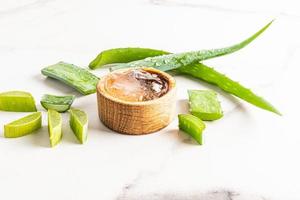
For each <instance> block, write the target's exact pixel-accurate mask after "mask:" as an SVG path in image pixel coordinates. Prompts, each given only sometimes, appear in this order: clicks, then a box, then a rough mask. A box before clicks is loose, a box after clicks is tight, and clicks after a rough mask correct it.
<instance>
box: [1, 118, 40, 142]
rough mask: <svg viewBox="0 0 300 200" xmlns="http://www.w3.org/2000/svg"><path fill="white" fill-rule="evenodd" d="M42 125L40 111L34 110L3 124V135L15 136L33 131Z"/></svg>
mask: <svg viewBox="0 0 300 200" xmlns="http://www.w3.org/2000/svg"><path fill="white" fill-rule="evenodd" d="M41 126H42V115H41V112H36V113H33V114H30V115H27V116H25V117H23V118H20V119H18V120H16V121H13V122H11V123H9V124H6V125H4V137H7V138H16V137H21V136H24V135H28V134H30V133H33V132H34V131H35V130H37V129H39V128H41Z"/></svg>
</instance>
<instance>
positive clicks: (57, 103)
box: [41, 94, 75, 112]
mask: <svg viewBox="0 0 300 200" xmlns="http://www.w3.org/2000/svg"><path fill="white" fill-rule="evenodd" d="M74 99H75V96H74V95H67V96H55V95H50V94H45V95H44V96H43V97H42V100H41V105H42V106H43V107H44V108H45V109H46V110H49V109H52V110H56V111H57V112H66V111H67V110H69V109H70V107H71V105H72V103H73V101H74Z"/></svg>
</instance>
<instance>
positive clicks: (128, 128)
mask: <svg viewBox="0 0 300 200" xmlns="http://www.w3.org/2000/svg"><path fill="white" fill-rule="evenodd" d="M142 69H143V70H145V71H148V72H153V73H156V74H159V75H160V76H162V77H164V78H165V79H166V80H167V81H168V84H169V89H168V91H167V93H166V94H164V95H163V96H162V97H160V98H157V99H154V100H149V101H140V102H128V101H124V100H121V99H118V98H116V97H113V96H111V95H110V94H108V92H107V91H106V90H105V81H106V78H107V77H108V76H105V77H103V78H102V79H101V80H100V81H99V83H98V84H97V102H98V114H99V118H100V120H101V121H102V123H103V124H104V125H105V126H107V127H108V128H110V129H112V130H114V131H116V132H118V133H123V134H130V135H143V134H148V133H153V132H155V131H158V130H160V129H162V128H164V127H166V126H167V125H168V124H169V123H170V122H171V121H172V119H173V118H174V114H175V102H176V98H175V96H176V89H175V80H174V78H173V77H172V76H170V75H169V74H167V73H165V72H162V71H159V70H156V69H153V68H142ZM118 71H119V70H118ZM118 71H115V72H118ZM123 71H124V70H123ZM112 73H114V72H112Z"/></svg>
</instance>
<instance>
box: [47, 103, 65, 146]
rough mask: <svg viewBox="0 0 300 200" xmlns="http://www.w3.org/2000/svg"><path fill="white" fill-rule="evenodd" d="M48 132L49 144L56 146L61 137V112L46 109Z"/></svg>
mask: <svg viewBox="0 0 300 200" xmlns="http://www.w3.org/2000/svg"><path fill="white" fill-rule="evenodd" d="M48 132H49V139H50V146H51V147H54V146H56V145H57V144H58V143H59V142H60V141H61V138H62V117H61V114H60V113H58V112H57V111H55V110H52V109H49V110H48Z"/></svg>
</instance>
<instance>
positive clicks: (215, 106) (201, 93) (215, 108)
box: [188, 90, 223, 121]
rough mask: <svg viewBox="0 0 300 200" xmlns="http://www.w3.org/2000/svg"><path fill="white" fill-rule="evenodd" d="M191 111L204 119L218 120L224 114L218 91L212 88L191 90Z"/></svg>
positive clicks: (189, 92)
mask: <svg viewBox="0 0 300 200" xmlns="http://www.w3.org/2000/svg"><path fill="white" fill-rule="evenodd" d="M188 94H189V104H190V112H191V113H192V114H193V115H195V116H196V117H199V118H200V119H202V120H207V121H211V120H216V119H220V118H221V117H222V116H223V111H222V108H221V105H220V102H219V101H218V99H217V93H215V92H214V91H211V90H189V91H188Z"/></svg>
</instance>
